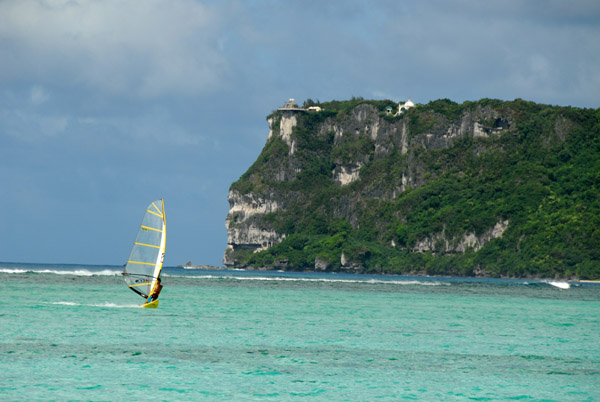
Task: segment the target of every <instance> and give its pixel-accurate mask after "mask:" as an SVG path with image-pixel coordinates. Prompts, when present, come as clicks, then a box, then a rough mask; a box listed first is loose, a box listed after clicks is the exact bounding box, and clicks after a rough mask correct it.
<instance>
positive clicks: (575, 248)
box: [232, 98, 600, 279]
mask: <svg viewBox="0 0 600 402" xmlns="http://www.w3.org/2000/svg"><path fill="white" fill-rule="evenodd" d="M310 102H311V104H313V105H314V104H316V103H315V102H313V101H310ZM365 103H367V104H369V105H371V106H373V107H374V108H375V109H376V110H377V112H378V114H379V116H380V117H382V118H383V119H385V121H386V122H388V123H389V124H396V123H398V124H400V123H402V120H403V119H408V120H407V121H406V123H407V124H408V128H409V137H410V138H415V137H416V136H418V135H419V134H422V133H427V132H431V130H434V131H435V129H436V127H438V126H440V125H442V126H443V125H448V124H451V123H453V122H458V121H459V120H460V119H461V117H462V116H463V115H464V113H468V112H472V111H474V110H476V109H477V108H488V109H493V110H494V111H495V112H496V113H497V114H498V115H500V116H502V119H499V118H488V119H484V120H482V121H480V124H481V125H482V126H483V127H486V128H487V129H489V130H494V129H497V128H499V127H500V128H504V126H503V125H507V124H508V123H506V122H507V121H509V120H510V122H511V124H510V129H503V130H497V131H496V132H495V133H494V134H493V135H489V136H488V137H487V138H473V136H470V135H467V136H463V137H461V138H459V139H457V140H455V141H454V142H453V143H451V145H450V147H446V148H444V149H428V148H424V147H422V146H419V145H418V144H416V145H414V144H411V146H410V149H409V152H408V153H406V154H401V152H400V150H398V149H396V148H393V149H391V150H390V152H388V153H387V154H385V155H383V156H380V157H375V155H374V149H375V142H374V141H373V140H372V139H371V138H370V137H369V136H368V135H366V134H365V133H362V132H359V133H357V134H356V135H353V136H347V138H346V137H344V138H343V140H342V141H341V142H339V141H338V143H335V136H334V133H333V132H323V131H324V130H319V127H321V125H322V124H323V123H324V122H325V121H327V120H328V119H329V120H331V119H335V120H336V121H338V122H343V121H344V119H348V118H349V116H350V114H351V113H352V111H353V110H354V108H355V107H357V106H358V105H361V104H365ZM305 105H306V103H305ZM318 105H320V106H321V107H323V108H324V109H325V112H321V113H304V114H301V115H298V119H299V122H298V126H297V127H296V128H295V131H294V136H295V139H296V141H297V152H296V154H295V155H294V158H293V159H292V160H290V158H289V157H288V146H287V144H285V143H284V142H283V141H282V140H281V139H280V138H278V137H275V138H273V139H271V140H270V141H269V142H268V143H267V144H266V146H265V148H264V149H263V151H262V153H261V155H260V156H259V158H258V159H257V161H256V162H255V163H254V164H253V165H252V166H251V167H250V169H249V170H248V171H247V172H246V173H245V174H244V175H243V176H242V177H241V178H240V180H239V181H237V182H236V183H234V184H233V185H232V188H233V189H235V190H237V191H238V192H240V193H241V194H245V193H248V192H255V193H265V194H266V193H267V192H276V193H278V194H280V195H281V196H282V197H284V198H286V199H287V200H288V206H287V208H286V209H285V210H280V211H277V212H274V213H271V214H267V215H266V216H264V218H263V220H262V223H263V224H264V225H265V226H266V227H269V228H273V229H275V230H276V231H277V232H279V233H284V234H286V236H287V237H286V238H285V239H284V240H283V241H282V242H281V243H279V244H277V245H275V246H273V247H271V248H270V249H268V250H265V251H262V252H259V253H255V254H253V253H247V254H244V255H241V254H239V255H237V256H236V258H237V259H238V261H242V264H246V265H251V266H256V267H259V266H262V267H275V266H281V265H282V264H283V265H285V266H286V267H287V269H293V270H305V269H314V265H315V259H316V258H317V257H318V258H319V259H320V260H321V261H326V262H327V263H328V264H329V266H328V268H327V269H328V270H333V271H336V270H343V269H353V270H355V271H360V272H378V273H426V274H429V275H475V274H476V273H478V274H482V273H483V274H484V275H488V276H498V277H499V276H504V277H530V276H538V277H562V278H570V277H578V278H580V279H598V278H600V109H595V110H594V109H578V108H571V107H557V106H548V105H539V104H535V103H533V102H526V101H523V100H520V99H517V100H515V101H512V102H503V101H498V100H490V99H483V100H481V101H479V102H465V103H463V104H457V103H454V102H452V101H450V100H447V99H442V100H438V101H434V102H431V103H429V104H427V105H419V106H417V107H416V108H414V109H411V110H409V111H408V112H406V113H405V114H403V115H401V116H398V117H389V116H384V115H385V108H386V107H388V106H394V107H395V105H394V103H392V102H391V101H366V100H364V99H356V98H355V99H352V100H350V101H345V102H340V101H332V102H325V103H318ZM272 116H276V113H274V114H273V115H272ZM440 127H441V126H440ZM443 127H446V126H443ZM358 160H360V161H367V163H366V164H365V165H364V166H363V167H362V169H361V171H360V179H359V180H357V181H355V182H353V183H351V184H349V185H346V186H339V185H337V184H335V182H334V180H333V178H332V171H333V169H334V168H335V166H336V164H340V163H352V162H355V161H358ZM286 163H287V164H288V165H285V164H286ZM289 164H292V165H293V166H294V167H297V168H299V170H300V172H299V173H298V174H297V175H296V176H295V178H294V179H293V180H286V181H278V180H275V179H273V177H274V174H273V172H276V171H278V170H280V169H285V168H286V167H285V166H289ZM284 165H285V166H284ZM402 175H411V176H412V177H414V178H415V182H416V185H414V186H413V188H411V187H410V186H407V187H404V191H401V190H400V188H401V187H402ZM505 221H508V222H509V223H508V227H507V229H506V231H505V232H504V233H503V235H502V237H500V238H495V239H491V240H490V241H488V242H486V243H485V245H483V247H482V248H480V249H478V250H475V249H473V248H467V250H466V251H464V252H462V251H456V250H455V246H456V245H457V243H459V242H460V241H461V239H462V238H463V236H464V235H466V234H475V235H476V236H483V235H485V234H486V233H489V232H490V230H491V229H492V228H493V227H494V226H495V225H496V224H497V223H498V222H505ZM423 239H431V243H433V247H432V248H431V249H430V250H428V251H425V252H417V251H415V249H416V248H417V245H418V244H419V242H422V241H423ZM446 243H448V245H447V244H446ZM342 253H343V255H344V257H345V259H346V261H347V264H346V266H342V265H341V261H340V257H341V255H342Z"/></svg>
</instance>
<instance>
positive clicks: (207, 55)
mask: <svg viewBox="0 0 600 402" xmlns="http://www.w3.org/2000/svg"><path fill="white" fill-rule="evenodd" d="M223 11H224V10H220V9H218V8H216V7H213V6H206V5H203V4H201V3H198V2H195V1H191V0H183V1H178V2H168V3H167V2H162V1H156V0H149V1H144V2H143V3H139V2H134V1H111V0H108V1H101V2H95V1H77V2H73V1H34V0H22V1H21V0H19V1H5V2H1V3H0V27H1V28H0V41H1V42H2V43H4V46H2V47H0V58H1V59H2V60H3V65H4V67H3V68H1V69H0V80H2V81H4V82H6V81H11V80H19V79H20V78H22V77H23V76H26V77H28V78H29V79H35V80H36V81H39V82H42V83H48V82H57V81H58V80H61V81H64V82H65V84H69V85H72V86H82V87H88V88H91V89H92V90H93V91H100V92H108V93H112V94H117V95H121V96H124V95H128V94H134V95H136V96H138V97H142V98H156V97H158V96H161V95H164V94H169V93H177V94H194V93H197V92H203V91H211V90H215V89H217V88H219V87H220V86H221V85H222V84H223V80H224V79H225V78H226V76H227V72H228V65H227V60H226V59H225V58H224V57H223V56H222V55H221V54H220V51H219V49H218V45H217V42H218V39H219V37H220V36H221V35H222V32H221V29H222V26H221V25H220V24H221V15H220V13H221V12H223Z"/></svg>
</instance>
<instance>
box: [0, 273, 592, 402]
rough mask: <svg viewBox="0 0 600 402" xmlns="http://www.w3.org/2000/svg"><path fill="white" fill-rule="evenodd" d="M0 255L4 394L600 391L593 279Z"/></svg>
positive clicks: (446, 395) (347, 396)
mask: <svg viewBox="0 0 600 402" xmlns="http://www.w3.org/2000/svg"><path fill="white" fill-rule="evenodd" d="M120 270H121V268H120V267H99V266H72V265H71V266H69V265H64V266H62V265H35V264H0V291H1V292H2V295H3V297H2V300H1V302H0V328H1V334H2V336H1V338H0V399H1V400H170V401H176V400H197V399H202V400H269V399H272V400H295V399H308V400H351V401H357V400H369V401H371V400H379V399H384V400H385V399H408V400H426V401H431V400H485V401H487V400H515V399H517V400H554V401H570V400H573V401H586V400H590V401H591V400H600V285H598V284H580V283H571V287H570V288H569V289H566V290H562V289H559V288H556V287H554V286H551V285H549V284H548V283H545V282H542V281H509V280H466V279H457V278H417V277H401V276H395V277H394V276H389V277H387V276H386V277H376V276H364V275H335V274H299V273H296V274H292V273H280V272H268V273H267V272H243V271H200V270H183V269H180V268H165V270H164V271H163V284H164V290H163V292H162V293H161V304H160V307H159V308H158V309H156V310H152V309H142V308H139V307H138V305H139V304H140V303H141V301H142V300H141V298H140V297H138V296H136V295H135V294H134V293H133V292H131V291H130V290H129V289H127V287H126V285H125V284H124V282H123V280H122V278H121V277H120V276H119V272H120Z"/></svg>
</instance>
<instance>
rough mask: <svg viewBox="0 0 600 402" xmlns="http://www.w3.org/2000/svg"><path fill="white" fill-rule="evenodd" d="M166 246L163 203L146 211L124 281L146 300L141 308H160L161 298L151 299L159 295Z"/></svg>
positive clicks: (158, 203)
mask: <svg viewBox="0 0 600 402" xmlns="http://www.w3.org/2000/svg"><path fill="white" fill-rule="evenodd" d="M166 242H167V224H166V220H165V203H164V201H163V200H162V199H160V200H156V201H153V202H151V203H150V205H148V207H147V208H146V212H145V213H144V217H143V218H142V224H141V225H140V228H139V229H138V233H137V237H136V238H135V242H134V243H133V247H132V249H131V253H130V254H129V258H128V259H127V263H126V264H125V269H124V270H123V278H124V279H125V283H127V285H128V286H129V289H131V290H132V291H134V292H135V293H137V294H138V295H139V296H141V297H143V298H144V299H145V303H144V304H143V305H142V307H149V308H156V307H158V298H157V299H156V300H152V295H153V293H154V292H155V290H157V289H158V290H159V291H160V288H159V287H160V271H161V270H162V267H163V262H164V260H165V246H166Z"/></svg>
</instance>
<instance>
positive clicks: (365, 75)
mask: <svg viewBox="0 0 600 402" xmlns="http://www.w3.org/2000/svg"><path fill="white" fill-rule="evenodd" d="M353 96H354V97H359V96H360V97H363V98H366V99H391V100H393V101H397V102H399V101H405V100H407V99H408V98H409V97H410V98H411V99H412V100H413V101H414V102H415V103H427V102H429V101H431V100H435V99H441V98H449V99H451V100H453V101H455V102H459V103H461V102H464V101H466V100H471V101H473V100H478V99H481V98H494V99H502V100H513V99H516V98H522V99H525V100H530V101H534V102H538V103H544V104H552V105H564V106H575V107H585V108H598V107H600V2H598V1H597V0H589V1H586V0H571V1H562V0H523V1H518V0H500V1H497V0H490V1H480V0H454V1H452V0H444V1H442V0H439V1H437V0H429V1H428V0H425V1H414V2H409V1H397V0H393V1H391V0H390V1H387V0H379V1H358V0H329V1H320V0H319V1H316V0H315V1H313V0H305V1H279V0H272V1H271V0H247V1H241V0H236V1H234V0H220V1H200V0H172V1H162V0H161V1H159V0H144V1H134V0H118V1H117V0H103V1H97V0H95V1H94V0H89V1H85V0H69V1H67V0H0V261H3V262H32V263H71V264H99V265H104V264H106V265H122V264H124V263H125V261H126V259H127V257H128V255H129V251H130V250H131V246H132V243H133V241H134V239H135V236H136V233H137V230H138V227H139V224H140V222H141V218H142V215H143V213H144V209H145V207H146V206H147V205H148V204H149V203H150V202H151V201H153V200H155V199H159V198H164V200H165V209H166V219H167V228H168V236H167V253H166V259H165V264H166V265H168V266H175V265H178V264H185V263H186V262H187V261H191V262H192V263H194V264H206V265H215V266H222V258H223V252H224V250H225V248H226V246H227V231H226V228H225V218H226V216H227V212H228V210H229V204H228V202H227V194H228V191H229V187H230V185H231V184H232V183H233V182H235V181H236V180H237V179H239V177H240V176H241V175H242V174H243V173H244V172H245V171H246V170H247V169H248V168H249V167H250V165H251V164H252V163H253V162H254V161H255V160H256V158H257V156H258V155H259V153H260V151H261V149H262V148H263V146H264V145H265V142H266V140H267V136H268V132H269V127H268V124H267V122H266V116H267V115H269V114H270V113H271V112H272V111H273V110H275V109H276V108H277V107H279V106H281V105H283V103H284V102H285V101H286V100H288V99H289V98H295V99H296V100H297V101H298V102H299V103H300V104H302V102H303V101H304V100H306V99H309V98H310V99H313V100H319V101H330V100H345V99H350V98H352V97H353Z"/></svg>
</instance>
